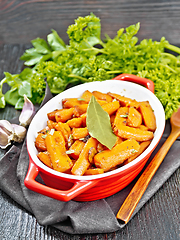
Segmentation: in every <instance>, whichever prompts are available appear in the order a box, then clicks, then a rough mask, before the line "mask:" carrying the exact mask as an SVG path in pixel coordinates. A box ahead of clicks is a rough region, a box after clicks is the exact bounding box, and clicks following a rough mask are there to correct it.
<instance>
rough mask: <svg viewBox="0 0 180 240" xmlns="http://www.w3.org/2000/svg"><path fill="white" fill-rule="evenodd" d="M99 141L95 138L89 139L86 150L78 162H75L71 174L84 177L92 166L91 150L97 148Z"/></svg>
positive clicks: (84, 149)
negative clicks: (90, 159) (90, 160)
mask: <svg viewBox="0 0 180 240" xmlns="http://www.w3.org/2000/svg"><path fill="white" fill-rule="evenodd" d="M97 144H98V142H97V140H96V139H95V138H92V137H91V138H89V139H88V141H87V142H86V144H85V145H84V148H83V150H82V152H81V154H80V156H79V158H78V160H77V161H76V162H75V164H74V166H73V167H72V170H71V173H72V174H74V175H78V176H82V175H84V173H85V171H86V170H87V169H88V167H89V166H90V162H89V150H90V149H91V148H92V147H94V148H97Z"/></svg>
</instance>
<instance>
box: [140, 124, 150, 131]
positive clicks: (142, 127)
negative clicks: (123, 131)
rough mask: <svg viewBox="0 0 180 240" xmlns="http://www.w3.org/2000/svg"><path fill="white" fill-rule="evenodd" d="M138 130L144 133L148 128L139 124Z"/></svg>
mask: <svg viewBox="0 0 180 240" xmlns="http://www.w3.org/2000/svg"><path fill="white" fill-rule="evenodd" d="M138 128H139V129H141V130H144V131H148V128H147V127H146V126H145V125H143V124H141V125H140V126H139V127H138Z"/></svg>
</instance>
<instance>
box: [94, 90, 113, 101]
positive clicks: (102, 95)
mask: <svg viewBox="0 0 180 240" xmlns="http://www.w3.org/2000/svg"><path fill="white" fill-rule="evenodd" d="M92 94H93V95H94V96H95V97H96V98H98V99H100V100H105V101H107V102H112V100H113V98H112V97H111V96H110V95H108V94H106V93H102V92H99V91H93V92H92Z"/></svg>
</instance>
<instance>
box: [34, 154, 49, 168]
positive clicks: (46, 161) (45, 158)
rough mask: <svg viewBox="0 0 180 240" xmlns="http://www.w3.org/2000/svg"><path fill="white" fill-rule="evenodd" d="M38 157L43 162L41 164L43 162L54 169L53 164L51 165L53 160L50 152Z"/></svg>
mask: <svg viewBox="0 0 180 240" xmlns="http://www.w3.org/2000/svg"><path fill="white" fill-rule="evenodd" d="M37 157H38V158H39V160H41V162H43V163H44V164H45V165H46V166H48V167H50V168H52V163H51V159H50V157H49V154H48V152H39V153H38V155H37Z"/></svg>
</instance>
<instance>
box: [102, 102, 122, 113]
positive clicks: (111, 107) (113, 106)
mask: <svg viewBox="0 0 180 240" xmlns="http://www.w3.org/2000/svg"><path fill="white" fill-rule="evenodd" d="M119 106H120V105H119V102H118V101H113V102H110V103H107V104H104V105H102V109H103V110H104V111H106V112H107V113H108V114H109V115H111V114H113V113H114V112H116V110H117V109H118V108H119Z"/></svg>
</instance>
